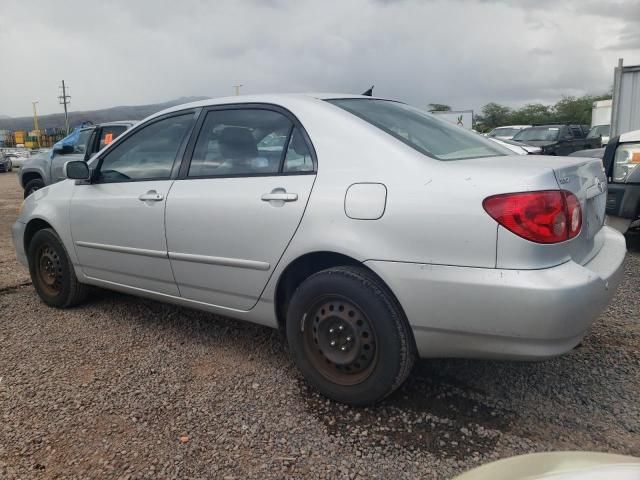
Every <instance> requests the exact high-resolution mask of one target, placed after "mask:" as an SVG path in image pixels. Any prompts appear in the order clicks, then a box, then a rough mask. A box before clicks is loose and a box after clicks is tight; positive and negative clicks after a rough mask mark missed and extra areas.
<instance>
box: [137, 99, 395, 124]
mask: <svg viewBox="0 0 640 480" xmlns="http://www.w3.org/2000/svg"><path fill="white" fill-rule="evenodd" d="M345 98H362V99H367V100H371V99H377V100H388V99H385V98H382V97H369V96H365V95H354V94H348V93H263V94H256V95H235V96H231V97H219V98H208V99H206V100H199V101H197V102H191V103H184V104H182V105H176V106H174V107H170V108H167V109H165V110H162V111H161V112H158V113H154V114H153V115H150V116H149V117H147V119H150V118H154V117H157V116H160V115H164V114H166V113H172V112H178V111H180V110H186V109H189V108H199V107H209V106H213V105H227V104H229V105H230V104H234V103H272V104H276V105H278V104H281V103H288V102H290V101H291V99H299V100H308V101H317V100H330V99H345ZM145 120H146V119H145Z"/></svg>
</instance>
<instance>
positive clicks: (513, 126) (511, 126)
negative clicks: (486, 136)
mask: <svg viewBox="0 0 640 480" xmlns="http://www.w3.org/2000/svg"><path fill="white" fill-rule="evenodd" d="M530 126H531V125H502V126H501V127H496V128H495V129H494V130H497V129H498V128H529V127H530Z"/></svg>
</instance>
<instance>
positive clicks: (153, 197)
mask: <svg viewBox="0 0 640 480" xmlns="http://www.w3.org/2000/svg"><path fill="white" fill-rule="evenodd" d="M138 200H140V201H141V202H161V201H162V200H164V195H162V194H161V193H158V192H156V191H155V190H149V191H148V192H147V193H143V194H142V195H140V196H139V197H138Z"/></svg>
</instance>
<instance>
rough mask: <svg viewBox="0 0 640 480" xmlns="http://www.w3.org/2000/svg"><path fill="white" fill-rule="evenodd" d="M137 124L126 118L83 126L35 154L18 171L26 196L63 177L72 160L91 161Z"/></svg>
mask: <svg viewBox="0 0 640 480" xmlns="http://www.w3.org/2000/svg"><path fill="white" fill-rule="evenodd" d="M135 123H136V122H134V121H130V120H125V121H120V122H108V123H102V124H100V125H89V126H86V127H81V128H78V129H76V130H74V132H73V133H71V134H70V135H68V136H67V137H65V138H63V139H62V140H60V141H59V142H57V143H56V144H55V145H54V146H53V148H52V149H46V150H43V151H41V152H39V153H37V154H35V155H32V156H31V158H30V159H29V160H27V161H26V162H25V163H24V164H23V165H22V167H21V168H20V173H19V174H18V181H19V182H20V186H22V188H23V189H24V198H27V197H28V196H29V195H31V194H32V193H33V192H35V191H36V190H39V189H41V188H42V187H44V186H46V185H49V184H51V183H55V182H58V181H60V180H64V178H65V177H64V172H63V169H64V165H65V163H67V162H68V161H70V160H88V159H89V158H91V157H92V156H93V155H94V154H95V153H96V152H98V151H100V150H102V149H103V148H104V147H105V146H106V145H108V144H109V143H111V142H112V141H113V140H115V139H116V138H118V136H119V135H121V134H122V133H123V132H124V131H125V130H127V129H129V128H131V127H132V126H133V125H135Z"/></svg>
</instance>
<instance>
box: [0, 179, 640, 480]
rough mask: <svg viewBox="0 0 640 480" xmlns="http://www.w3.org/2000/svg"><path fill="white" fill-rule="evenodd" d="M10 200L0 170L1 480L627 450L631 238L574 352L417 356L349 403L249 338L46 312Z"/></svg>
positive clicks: (634, 310)
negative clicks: (372, 396) (393, 387)
mask: <svg viewBox="0 0 640 480" xmlns="http://www.w3.org/2000/svg"><path fill="white" fill-rule="evenodd" d="M20 202H21V192H20V189H19V187H18V186H17V182H16V179H15V176H14V175H12V174H2V175H0V478H2V479H5V478H8V479H14V478H16V479H17V478H20V479H27V478H37V479H40V478H42V479H49V478H79V479H80V478H82V479H85V478H100V479H104V478H114V479H134V478H149V479H151V478H153V479H156V478H157V479H161V478H203V479H204V478H222V479H231V478H235V479H241V478H302V477H305V478H306V477H308V478H436V479H445V478H451V477H452V476H454V475H455V474H459V473H461V472H463V471H465V470H466V469H468V468H470V467H473V466H477V465H480V464H483V463H486V462H488V461H491V460H495V459H499V458H504V457H508V456H512V455H516V454H522V453H528V452H535V451H545V450H568V449H582V450H598V451H606V452H615V453H623V454H631V455H636V456H640V402H638V396H639V395H640V373H639V372H640V369H639V367H640V242H637V241H634V242H635V244H634V245H632V246H631V251H630V253H629V255H628V257H627V261H626V264H625V270H626V274H625V279H624V283H623V284H622V286H621V287H620V290H619V291H618V294H617V296H616V297H615V299H614V301H613V303H612V304H611V306H610V307H609V308H608V309H607V311H606V312H605V313H604V314H603V315H602V316H601V317H600V319H599V320H598V321H597V322H596V323H595V324H594V326H593V328H592V330H591V332H590V333H589V334H588V336H587V337H586V338H585V340H584V342H583V344H582V346H581V347H580V348H578V349H576V350H574V351H573V352H571V353H570V354H568V355H566V356H564V357H562V358H559V359H556V360H552V361H547V362H542V363H515V362H492V361H470V360H439V361H422V362H419V363H418V364H417V366H416V368H415V370H414V372H413V374H412V375H411V376H410V378H409V380H408V382H407V383H406V384H405V386H404V387H403V388H402V389H401V390H400V391H398V392H397V393H396V394H394V395H393V396H392V397H391V398H389V399H388V400H387V401H385V402H384V403H383V404H381V405H379V406H377V407H375V408H368V409H354V408H349V407H345V406H343V405H338V404H335V403H333V402H330V401H328V400H326V399H324V398H322V397H320V396H319V395H317V394H316V393H314V392H312V391H310V389H308V388H307V387H306V385H305V383H304V382H303V380H302V379H301V377H300V375H299V373H298V371H297V370H296V368H295V367H294V365H293V364H292V362H291V360H290V358H289V356H288V354H287V352H286V348H285V345H284V343H283V342H282V340H281V339H280V337H279V336H278V334H277V333H276V332H274V331H271V330H269V329H266V328H263V327H258V326H253V325H249V324H244V323H240V322H236V321H233V320H229V319H226V318H223V317H218V316H215V315H211V314H206V313H201V312H196V311H192V310H188V309H185V308H178V307H174V306H167V305H163V304H160V303H157V302H153V301H148V300H141V299H138V298H134V297H130V296H127V295H121V294H116V293H111V292H106V291H101V292H97V293H96V294H94V295H93V297H92V298H91V299H90V300H89V301H88V302H87V303H85V304H84V305H82V306H81V307H78V308H74V309H71V310H67V311H60V310H54V309H50V308H47V307H46V306H44V304H42V303H41V302H40V301H39V300H38V298H37V297H36V294H35V292H34V291H33V289H32V288H31V286H29V285H28V283H27V282H28V275H27V273H26V271H25V270H24V269H23V268H22V267H19V266H18V264H17V263H16V262H15V260H14V257H13V250H12V247H11V244H10V239H9V235H10V233H9V227H10V224H11V223H12V222H13V220H14V218H15V216H16V214H17V210H18V208H19V205H20ZM25 283H27V284H25ZM584 300H586V299H576V301H584Z"/></svg>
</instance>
